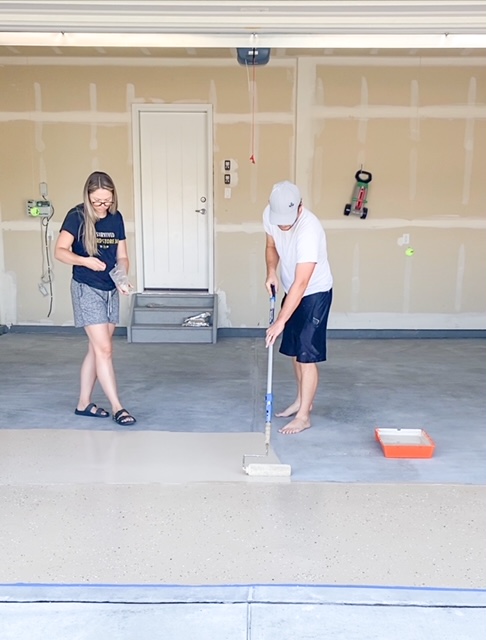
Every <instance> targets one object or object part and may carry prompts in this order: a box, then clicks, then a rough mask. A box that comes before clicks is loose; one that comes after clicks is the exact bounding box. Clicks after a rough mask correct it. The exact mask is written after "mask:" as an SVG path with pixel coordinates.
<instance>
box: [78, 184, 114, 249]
mask: <svg viewBox="0 0 486 640" xmlns="http://www.w3.org/2000/svg"><path fill="white" fill-rule="evenodd" d="M97 189H106V190H107V191H111V194H112V197H111V199H112V204H111V205H110V207H109V209H108V210H107V213H110V214H113V213H116V212H117V210H118V196H117V193H116V188H115V183H114V182H113V180H112V179H111V178H110V176H109V175H108V174H107V173H104V172H103V171H94V172H93V173H92V174H91V175H90V176H88V179H87V180H86V183H85V185H84V189H83V200H84V222H83V225H82V230H81V238H82V240H83V244H84V248H85V249H86V253H87V254H88V255H89V256H97V255H98V243H97V242H96V228H95V224H96V223H97V222H98V220H99V217H98V215H97V213H96V211H95V210H94V207H93V205H92V204H91V200H90V195H91V194H92V193H93V191H96V190H97Z"/></svg>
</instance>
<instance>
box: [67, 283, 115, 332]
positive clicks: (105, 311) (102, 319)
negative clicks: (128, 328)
mask: <svg viewBox="0 0 486 640" xmlns="http://www.w3.org/2000/svg"><path fill="white" fill-rule="evenodd" d="M71 298H72V301H73V311H74V326H75V327H86V326H88V325H91V324H107V323H111V324H117V323H118V321H119V319H120V296H119V294H118V290H117V289H113V290H112V291H102V290H101V289H94V288H93V287H90V286H89V285H87V284H83V283H82V282H76V280H71Z"/></svg>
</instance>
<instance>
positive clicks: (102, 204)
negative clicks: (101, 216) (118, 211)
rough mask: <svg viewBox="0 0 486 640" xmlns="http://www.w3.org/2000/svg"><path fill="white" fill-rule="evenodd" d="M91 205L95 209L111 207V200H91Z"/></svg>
mask: <svg viewBox="0 0 486 640" xmlns="http://www.w3.org/2000/svg"><path fill="white" fill-rule="evenodd" d="M91 204H92V205H94V206H95V207H111V205H112V204H113V200H91Z"/></svg>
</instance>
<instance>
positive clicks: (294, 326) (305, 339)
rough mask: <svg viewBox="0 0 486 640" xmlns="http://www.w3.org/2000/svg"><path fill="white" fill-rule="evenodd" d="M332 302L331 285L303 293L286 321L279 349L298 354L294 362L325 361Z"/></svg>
mask: <svg viewBox="0 0 486 640" xmlns="http://www.w3.org/2000/svg"><path fill="white" fill-rule="evenodd" d="M284 301H285V298H284V299H283V301H282V304H283V302H284ZM331 302H332V289H330V290H329V291H324V292H321V293H312V294H311V295H310V296H304V297H303V298H302V300H301V301H300V304H299V306H298V307H297V309H296V310H295V311H294V313H293V314H292V315H291V316H290V318H289V319H288V320H287V322H286V324H285V329H284V330H283V334H282V343H281V345H280V349H279V351H280V353H283V354H284V355H285V356H292V357H294V358H297V362H324V360H326V334H327V319H328V317H329V310H330V308H331Z"/></svg>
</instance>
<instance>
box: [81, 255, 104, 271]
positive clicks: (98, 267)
mask: <svg viewBox="0 0 486 640" xmlns="http://www.w3.org/2000/svg"><path fill="white" fill-rule="evenodd" d="M83 266H85V267H87V268H88V269H91V271H105V269H106V264H105V263H104V262H103V260H100V259H99V258H95V257H94V256H89V258H85V259H84V265H83Z"/></svg>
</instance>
